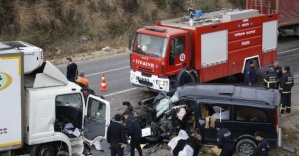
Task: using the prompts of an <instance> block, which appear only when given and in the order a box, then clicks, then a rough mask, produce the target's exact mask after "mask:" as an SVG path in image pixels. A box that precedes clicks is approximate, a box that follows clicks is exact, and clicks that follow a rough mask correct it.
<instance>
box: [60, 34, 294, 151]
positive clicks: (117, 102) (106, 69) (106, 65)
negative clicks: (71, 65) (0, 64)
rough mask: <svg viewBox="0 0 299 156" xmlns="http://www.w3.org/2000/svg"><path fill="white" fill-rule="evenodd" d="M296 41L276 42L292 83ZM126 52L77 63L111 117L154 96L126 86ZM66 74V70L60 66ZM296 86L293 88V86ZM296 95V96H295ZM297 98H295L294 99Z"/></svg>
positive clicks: (127, 62) (279, 56)
mask: <svg viewBox="0 0 299 156" xmlns="http://www.w3.org/2000/svg"><path fill="white" fill-rule="evenodd" d="M298 54H299V37H279V38H278V60H279V61H280V65H281V66H285V65H289V66H290V67H291V72H292V73H293V75H294V77H295V79H298V77H299V62H298V60H299V55H298ZM129 61H130V60H129V52H124V53H121V54H117V55H114V56H109V57H103V58H96V59H92V60H89V61H85V62H77V64H78V66H79V70H80V71H84V72H85V74H86V75H87V78H88V79H89V85H90V87H91V88H92V89H93V90H95V92H96V93H97V94H98V95H104V97H105V98H106V100H108V101H110V103H111V117H112V116H114V114H116V113H122V112H123V111H124V109H125V107H123V106H122V101H130V102H131V103H132V104H133V105H135V106H137V102H138V101H140V100H142V99H144V98H147V97H150V96H153V95H154V93H151V92H144V91H141V90H138V89H136V88H134V87H132V86H131V84H130V82H129V74H130V65H129ZM59 69H61V71H62V72H64V73H65V71H66V66H65V65H62V66H59ZM102 73H105V79H106V85H107V87H108V90H107V91H104V92H102V91H99V87H100V82H101V76H102V75H101V74H102ZM295 85H296V84H295ZM295 94H298V93H295ZM295 96H296V95H295ZM102 145H103V148H104V150H105V152H104V153H98V152H95V153H94V154H95V155H110V153H109V152H110V151H109V149H108V144H107V143H106V142H105V141H103V143H102Z"/></svg>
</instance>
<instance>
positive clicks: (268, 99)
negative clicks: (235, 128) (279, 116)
mask: <svg viewBox="0 0 299 156" xmlns="http://www.w3.org/2000/svg"><path fill="white" fill-rule="evenodd" d="M174 96H178V99H180V100H183V99H194V100H197V99H200V98H217V99H230V100H246V101H255V102H263V103H266V104H267V105H275V106H279V103H280V93H279V91H278V90H276V89H266V88H264V87H255V86H237V85H220V84H216V85H214V84H197V85H185V86H181V87H178V88H177V91H176V93H175V94H174Z"/></svg>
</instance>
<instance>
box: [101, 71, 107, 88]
mask: <svg viewBox="0 0 299 156" xmlns="http://www.w3.org/2000/svg"><path fill="white" fill-rule="evenodd" d="M107 89H108V87H107V86H106V80H105V75H104V73H103V74H102V82H101V87H100V91H105V90H107Z"/></svg>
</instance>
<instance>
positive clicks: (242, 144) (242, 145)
mask: <svg viewBox="0 0 299 156" xmlns="http://www.w3.org/2000/svg"><path fill="white" fill-rule="evenodd" d="M256 149H257V146H256V143H255V142H254V141H253V140H251V139H242V140H240V141H239V142H238V143H237V146H236V151H237V154H238V155H246V156H252V155H255V151H256Z"/></svg>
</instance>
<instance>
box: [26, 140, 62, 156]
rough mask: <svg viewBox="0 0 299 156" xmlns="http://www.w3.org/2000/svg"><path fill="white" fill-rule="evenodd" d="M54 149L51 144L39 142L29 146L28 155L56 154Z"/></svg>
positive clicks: (54, 155) (43, 155)
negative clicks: (39, 143)
mask: <svg viewBox="0 0 299 156" xmlns="http://www.w3.org/2000/svg"><path fill="white" fill-rule="evenodd" d="M56 154H57V153H56V150H55V147H54V145H53V144H51V143H47V144H41V145H34V146H31V151H30V155H34V156H56Z"/></svg>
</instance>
